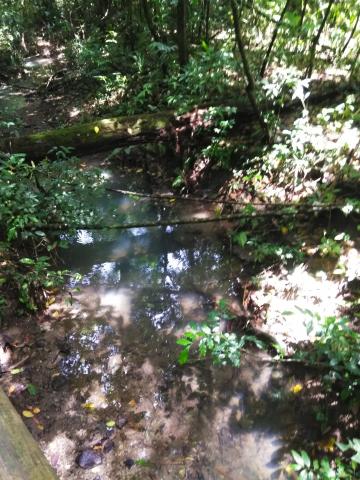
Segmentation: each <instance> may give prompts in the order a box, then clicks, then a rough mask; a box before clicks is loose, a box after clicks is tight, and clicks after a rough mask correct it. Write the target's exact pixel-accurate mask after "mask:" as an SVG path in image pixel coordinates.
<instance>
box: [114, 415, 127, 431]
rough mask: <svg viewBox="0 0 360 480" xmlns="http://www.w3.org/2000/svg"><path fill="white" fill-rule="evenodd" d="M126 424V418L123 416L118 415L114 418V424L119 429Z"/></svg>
mask: <svg viewBox="0 0 360 480" xmlns="http://www.w3.org/2000/svg"><path fill="white" fill-rule="evenodd" d="M126 424H127V418H125V417H119V418H118V419H117V420H116V426H117V427H118V428H120V429H121V428H123V427H124V426H125V425H126Z"/></svg>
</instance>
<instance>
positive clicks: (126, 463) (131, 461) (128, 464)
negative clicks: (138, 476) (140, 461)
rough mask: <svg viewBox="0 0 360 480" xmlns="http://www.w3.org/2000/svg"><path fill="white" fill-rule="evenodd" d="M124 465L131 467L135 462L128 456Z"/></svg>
mask: <svg viewBox="0 0 360 480" xmlns="http://www.w3.org/2000/svg"><path fill="white" fill-rule="evenodd" d="M124 465H125V467H126V468H129V469H130V468H131V467H133V466H134V465H135V462H134V460H133V459H132V458H127V459H126V460H124Z"/></svg>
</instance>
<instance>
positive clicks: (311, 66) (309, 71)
mask: <svg viewBox="0 0 360 480" xmlns="http://www.w3.org/2000/svg"><path fill="white" fill-rule="evenodd" d="M334 3H335V0H330V1H329V3H328V6H327V9H326V12H325V15H324V18H323V19H322V22H321V24H320V27H319V30H318V31H317V34H316V35H315V37H314V39H313V41H312V44H311V47H310V59H309V66H308V68H307V69H306V72H305V77H308V78H310V77H311V75H312V72H313V69H314V60H315V52H316V47H317V45H318V43H319V40H320V36H321V34H322V31H323V30H324V28H325V24H326V21H327V19H328V17H329V15H330V10H331V7H332V6H333V4H334Z"/></svg>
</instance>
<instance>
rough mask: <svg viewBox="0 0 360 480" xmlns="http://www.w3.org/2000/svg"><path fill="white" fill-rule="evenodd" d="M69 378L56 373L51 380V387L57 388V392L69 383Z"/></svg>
mask: <svg viewBox="0 0 360 480" xmlns="http://www.w3.org/2000/svg"><path fill="white" fill-rule="evenodd" d="M67 382H68V380H67V378H66V377H65V376H64V375H56V376H55V377H53V379H52V380H51V388H52V389H53V390H55V392H57V391H59V390H61V389H62V388H64V387H65V386H66V384H67Z"/></svg>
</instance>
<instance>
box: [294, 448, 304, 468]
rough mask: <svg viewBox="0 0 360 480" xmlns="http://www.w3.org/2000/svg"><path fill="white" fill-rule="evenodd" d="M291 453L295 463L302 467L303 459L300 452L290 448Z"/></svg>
mask: <svg viewBox="0 0 360 480" xmlns="http://www.w3.org/2000/svg"><path fill="white" fill-rule="evenodd" d="M291 455H292V456H293V459H294V460H295V462H296V463H297V465H299V466H301V467H303V466H304V460H303V458H302V456H301V454H300V453H298V452H296V451H295V450H291Z"/></svg>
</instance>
